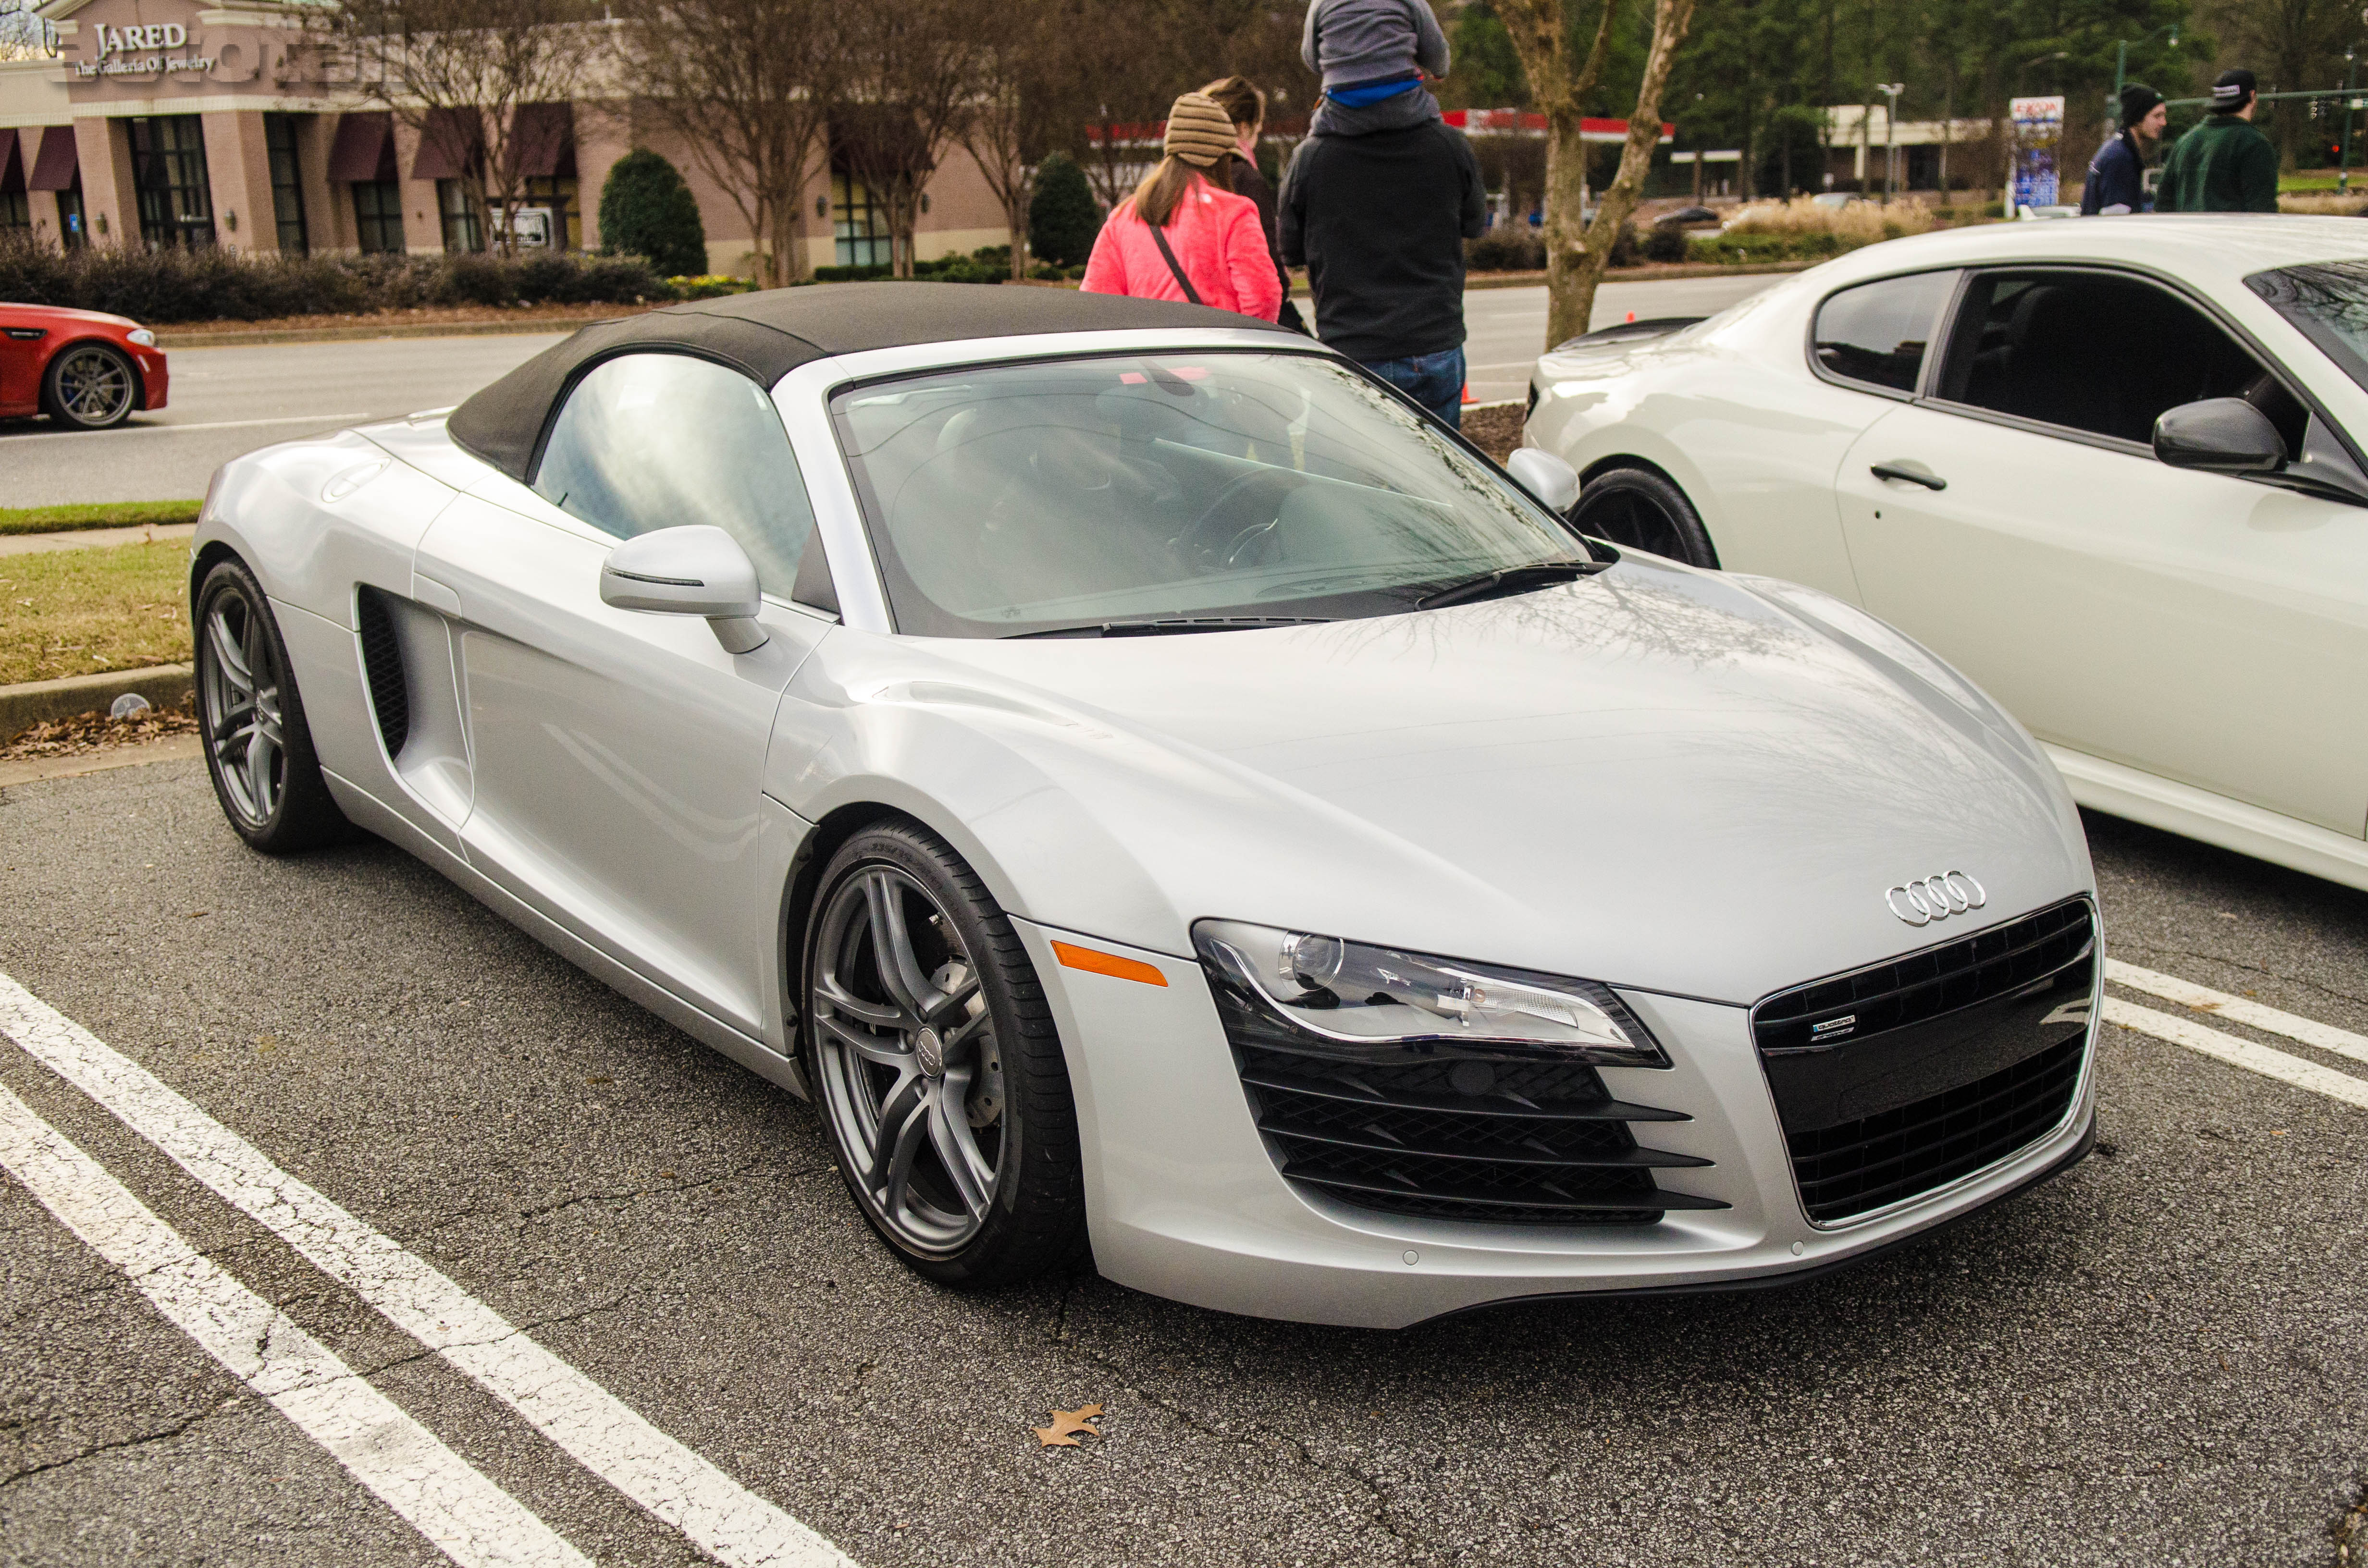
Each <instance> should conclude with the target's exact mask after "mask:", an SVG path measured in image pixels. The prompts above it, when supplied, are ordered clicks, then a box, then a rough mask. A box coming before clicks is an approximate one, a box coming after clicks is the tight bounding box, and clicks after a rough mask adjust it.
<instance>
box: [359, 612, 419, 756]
mask: <svg viewBox="0 0 2368 1568" xmlns="http://www.w3.org/2000/svg"><path fill="white" fill-rule="evenodd" d="M356 599H357V602H356V604H355V607H354V608H355V617H354V619H355V622H356V624H357V625H358V626H359V628H360V630H361V639H362V673H363V674H365V675H366V676H369V677H370V710H371V711H373V712H374V713H376V714H377V715H378V733H379V738H380V739H381V740H383V741H384V742H386V755H387V756H402V755H403V743H404V742H405V741H407V740H409V739H410V738H411V692H410V688H409V687H406V686H405V685H404V679H403V645H402V643H401V642H399V641H398V640H397V639H396V637H395V634H394V617H393V615H391V614H389V613H388V611H387V608H386V599H385V597H384V596H383V595H381V593H380V592H379V591H378V590H377V589H376V588H364V589H362V590H361V591H360V593H359V595H358V596H356Z"/></svg>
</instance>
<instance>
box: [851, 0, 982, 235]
mask: <svg viewBox="0 0 2368 1568" xmlns="http://www.w3.org/2000/svg"><path fill="white" fill-rule="evenodd" d="M840 14H841V16H842V17H843V18H844V19H845V22H846V24H847V27H848V51H847V59H848V62H849V63H848V73H847V78H846V87H845V92H844V94H843V96H842V97H841V99H840V102H839V104H838V106H837V109H836V110H835V111H834V113H833V116H832V121H833V124H832V140H833V142H835V143H836V144H837V150H838V153H839V155H840V156H841V157H842V158H844V159H845V160H846V163H847V169H848V174H850V175H852V176H854V177H855V178H857V179H859V180H860V181H862V182H863V186H864V188H865V189H866V190H868V191H869V192H870V193H871V200H872V202H873V204H874V205H875V206H877V207H878V208H879V209H880V210H881V211H882V213H883V214H884V215H885V216H886V218H887V220H888V260H889V267H890V270H891V271H892V272H893V273H894V276H896V277H898V278H910V277H911V276H912V275H913V245H914V234H915V233H916V230H918V229H919V227H920V222H921V204H922V202H923V201H924V200H925V199H927V192H928V183H929V176H931V175H933V174H935V173H936V172H937V169H938V165H939V164H940V163H941V162H943V161H944V159H945V154H946V153H947V151H948V149H949V148H951V146H952V145H953V143H954V142H955V141H956V140H957V138H958V136H959V134H960V131H961V130H962V122H963V119H964V118H965V117H966V115H967V114H968V112H969V111H970V108H971V104H972V98H973V94H974V91H975V88H976V85H977V82H978V62H979V59H980V56H981V54H982V53H983V52H984V50H985V43H984V37H985V33H986V32H987V30H988V29H991V28H996V27H998V26H999V25H1000V12H999V11H998V10H996V9H994V8H987V7H980V6H975V5H971V4H968V3H966V0H840Z"/></svg>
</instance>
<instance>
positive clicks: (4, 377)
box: [0, 305, 49, 415]
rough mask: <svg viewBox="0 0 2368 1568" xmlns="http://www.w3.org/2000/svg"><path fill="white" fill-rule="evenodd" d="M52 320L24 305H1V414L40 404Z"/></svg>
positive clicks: (25, 410) (26, 411)
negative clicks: (44, 356) (45, 355)
mask: <svg viewBox="0 0 2368 1568" xmlns="http://www.w3.org/2000/svg"><path fill="white" fill-rule="evenodd" d="M48 336H49V324H48V323H46V322H44V321H41V320H40V318H39V314H38V312H33V311H29V310H27V309H25V308H24V307H23V306H21V305H0V414H6V415H17V414H30V413H32V412H33V411H34V410H35V409H36V408H38V407H40V400H41V387H40V368H41V361H42V352H41V350H42V348H43V347H44V340H46V339H47V338H48Z"/></svg>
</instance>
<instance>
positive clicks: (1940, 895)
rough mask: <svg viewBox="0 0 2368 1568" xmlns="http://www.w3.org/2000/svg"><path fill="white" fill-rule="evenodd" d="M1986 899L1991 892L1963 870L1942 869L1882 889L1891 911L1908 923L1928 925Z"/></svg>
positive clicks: (1988, 898)
mask: <svg viewBox="0 0 2368 1568" xmlns="http://www.w3.org/2000/svg"><path fill="white" fill-rule="evenodd" d="M1989 901H1990V895H1989V894H1988V893H1987V892H1983V891H1982V884H1981V883H1979V882H1977V881H1974V879H1973V878H1971V877H1969V876H1967V875H1965V873H1964V872H1963V871H1943V872H1941V874H1940V875H1939V876H1937V877H1927V878H1925V879H1924V880H1923V881H1920V882H1902V883H1900V884H1899V885H1898V886H1896V887H1892V888H1885V889H1884V893H1883V902H1884V903H1887V904H1889V905H1890V906H1891V913H1892V914H1894V915H1897V916H1899V918H1901V919H1902V920H1905V921H1907V924H1909V925H1910V926H1930V925H1931V924H1932V923H1933V922H1934V921H1936V920H1946V919H1947V918H1949V916H1951V915H1963V914H1964V913H1965V912H1966V911H1967V910H1971V909H1979V908H1980V907H1981V906H1982V905H1984V904H1986V903H1988V902H1989Z"/></svg>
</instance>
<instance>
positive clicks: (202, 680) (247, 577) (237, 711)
mask: <svg viewBox="0 0 2368 1568" xmlns="http://www.w3.org/2000/svg"><path fill="white" fill-rule="evenodd" d="M194 608H195V614H194V615H193V616H192V618H191V619H193V620H194V622H195V623H196V628H197V643H198V672H197V673H198V682H197V684H198V722H199V726H200V727H201V729H202V730H203V731H204V735H205V746H206V771H207V772H208V773H209V774H211V776H212V778H213V781H214V798H215V799H216V800H218V801H221V802H222V815H223V816H225V817H228V818H229V819H230V825H231V826H232V827H233V828H234V829H236V830H237V833H238V835H239V836H240V837H241V838H244V839H245V840H246V842H247V843H248V844H249V845H250V846H253V847H254V848H256V849H260V850H262V851H263V852H264V853H265V854H267V855H286V854H289V853H291V852H293V851H295V850H299V849H310V848H312V847H313V846H316V845H322V844H332V843H335V842H336V841H337V840H339V839H342V838H346V837H347V836H350V835H351V834H352V832H353V828H352V826H351V824H348V823H347V821H346V817H345V813H344V812H340V811H339V810H337V802H336V801H334V800H332V799H330V797H329V787H328V785H327V784H326V783H325V782H324V781H323V779H322V778H321V764H320V761H319V759H318V758H316V757H315V756H313V733H312V731H311V729H310V728H309V727H307V725H306V724H305V722H304V704H303V701H302V699H300V698H299V697H298V696H297V694H296V676H295V672H294V671H293V670H292V669H290V666H289V662H288V645H287V644H286V643H285V642H281V641H280V638H279V622H278V621H276V620H275V619H272V615H271V604H270V601H269V600H268V599H267V598H265V597H264V595H263V586H262V585H261V584H259V583H257V582H256V580H255V576H254V574H252V573H250V572H248V571H247V569H246V568H245V566H244V565H242V564H240V563H239V562H236V561H224V562H220V563H218V564H217V565H215V567H214V568H213V570H211V571H210V572H208V573H207V574H206V575H205V581H204V582H202V583H201V584H199V586H198V596H197V601H196V605H195V607H194Z"/></svg>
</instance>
